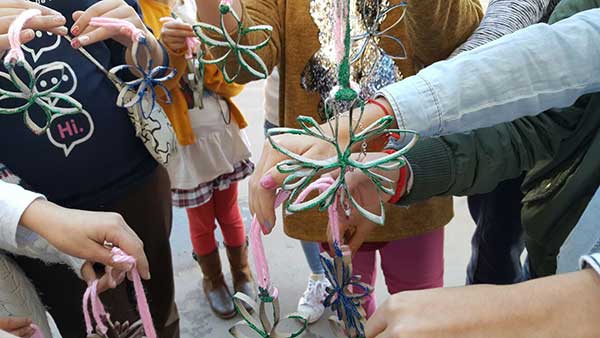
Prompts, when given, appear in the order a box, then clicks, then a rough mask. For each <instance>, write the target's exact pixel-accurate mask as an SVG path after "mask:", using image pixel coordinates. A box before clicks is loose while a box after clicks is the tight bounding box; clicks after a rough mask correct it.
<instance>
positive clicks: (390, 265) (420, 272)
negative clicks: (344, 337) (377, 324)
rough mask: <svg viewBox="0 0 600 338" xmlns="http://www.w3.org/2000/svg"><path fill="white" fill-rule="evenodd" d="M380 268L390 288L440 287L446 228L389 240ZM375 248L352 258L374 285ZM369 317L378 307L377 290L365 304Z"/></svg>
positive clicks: (356, 271)
mask: <svg viewBox="0 0 600 338" xmlns="http://www.w3.org/2000/svg"><path fill="white" fill-rule="evenodd" d="M378 251H379V254H380V256H381V270H382V271H383V275H384V276H385V284H386V285H387V288H388V292H389V293H390V294H395V293H398V292H402V291H409V290H421V289H431V288H438V287H442V286H443V285H444V228H440V229H437V230H434V231H432V232H429V233H426V234H422V235H419V236H415V237H411V238H406V239H401V240H397V241H393V242H389V243H388V244H387V245H386V246H384V247H383V248H381V249H379V250H378ZM375 258H376V251H359V252H358V253H356V255H355V256H354V258H353V260H352V266H353V272H354V274H355V275H360V276H361V277H362V278H361V280H362V281H363V282H365V283H367V284H369V285H373V286H374V285H375V282H376V278H377V266H376V259H375ZM364 307H365V310H366V312H367V318H369V317H370V316H371V315H373V313H375V310H376V309H377V303H376V301H375V293H374V292H373V294H371V295H370V296H369V297H368V298H367V300H366V302H365V304H364Z"/></svg>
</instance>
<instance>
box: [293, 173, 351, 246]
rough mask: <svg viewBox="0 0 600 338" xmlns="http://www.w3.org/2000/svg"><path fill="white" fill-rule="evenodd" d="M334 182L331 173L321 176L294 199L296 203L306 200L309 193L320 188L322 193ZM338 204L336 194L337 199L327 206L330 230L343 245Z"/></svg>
mask: <svg viewBox="0 0 600 338" xmlns="http://www.w3.org/2000/svg"><path fill="white" fill-rule="evenodd" d="M333 184H335V179H334V178H333V177H331V176H330V175H323V176H321V177H320V178H319V179H318V180H316V181H314V182H312V183H311V184H309V185H308V186H307V187H306V188H305V189H304V190H302V192H300V194H299V195H298V197H297V198H296V200H295V201H294V204H298V203H302V202H304V200H306V198H307V197H308V195H309V194H310V193H311V192H313V191H315V190H318V191H319V192H320V193H323V192H325V191H326V190H327V189H329V187H331V186H332V185H333ZM337 205H338V197H337V196H336V197H335V201H333V203H331V205H330V206H329V208H327V212H328V214H329V230H330V232H331V236H332V237H333V240H334V242H336V243H338V245H339V246H340V247H341V246H342V244H343V243H342V242H341V239H340V219H339V218H338V217H339V214H338V207H337Z"/></svg>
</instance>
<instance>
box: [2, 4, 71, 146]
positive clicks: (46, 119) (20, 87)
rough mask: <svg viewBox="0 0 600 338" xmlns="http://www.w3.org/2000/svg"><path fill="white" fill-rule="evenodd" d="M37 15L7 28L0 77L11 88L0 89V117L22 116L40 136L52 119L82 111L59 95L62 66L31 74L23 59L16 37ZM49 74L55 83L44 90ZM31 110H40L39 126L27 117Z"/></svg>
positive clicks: (52, 65) (57, 64) (30, 14)
mask: <svg viewBox="0 0 600 338" xmlns="http://www.w3.org/2000/svg"><path fill="white" fill-rule="evenodd" d="M38 15H41V12H40V11H39V10H37V9H30V10H27V11H24V12H23V13H22V14H21V15H19V17H17V19H15V21H14V22H13V23H12V24H11V25H10V27H9V30H8V37H9V42H10V47H11V49H10V50H9V51H8V52H7V54H6V56H5V58H4V67H5V68H6V70H7V72H8V74H7V73H3V72H0V77H1V78H3V79H6V80H8V81H9V82H10V83H11V84H12V85H13V87H14V88H13V89H5V88H1V87H0V103H2V104H1V106H2V108H0V115H14V114H23V121H24V122H25V125H26V126H27V127H28V128H29V129H30V130H31V131H32V132H33V133H34V134H36V135H41V134H43V133H45V132H46V131H47V130H48V128H49V127H50V124H51V122H52V120H53V119H54V118H56V117H58V116H62V115H69V114H79V113H81V112H82V111H83V108H82V105H81V103H79V102H78V101H77V100H75V99H73V98H71V97H70V96H69V95H66V94H63V93H60V92H58V90H59V88H60V87H61V85H62V79H63V78H64V75H65V64H63V63H60V62H53V63H49V64H46V65H43V66H41V67H38V68H36V69H35V70H34V69H33V68H32V67H31V65H30V64H29V62H27V60H26V59H25V55H24V54H23V50H22V46H21V41H20V38H19V36H20V33H21V30H22V29H23V26H24V25H25V23H27V21H29V20H30V19H31V18H33V17H35V16H38ZM48 74H58V75H57V76H55V78H56V79H57V81H56V83H54V84H52V85H51V86H49V87H48V88H43V86H42V85H41V83H42V82H43V80H42V79H43V78H44V77H45V76H46V75H48ZM33 106H37V107H39V108H41V110H42V112H43V119H41V122H40V119H37V121H36V120H34V119H33V118H32V116H31V115H30V109H31V108H32V107H33Z"/></svg>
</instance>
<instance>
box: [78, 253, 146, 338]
mask: <svg viewBox="0 0 600 338" xmlns="http://www.w3.org/2000/svg"><path fill="white" fill-rule="evenodd" d="M104 246H105V247H106V248H107V249H108V248H111V254H112V260H113V261H114V262H115V263H120V264H126V265H129V267H130V271H129V272H130V275H131V279H132V280H133V287H134V290H135V298H136V302H137V308H138V312H139V315H140V319H139V320H138V321H136V322H134V323H133V324H131V325H130V324H129V322H123V323H119V322H113V321H112V320H111V318H110V314H109V313H108V312H106V310H105V308H104V305H103V304H102V301H101V300H100V297H99V296H98V282H99V281H98V280H95V281H93V282H92V283H91V284H90V286H89V287H88V288H87V289H86V290H85V293H84V294H83V319H84V320H85V327H86V331H87V337H88V338H156V337H157V335H156V330H155V328H154V324H153V321H152V315H151V314H150V308H149V306H148V301H147V299H146V294H145V293H144V286H143V285H142V279H141V277H140V274H139V272H138V270H137V268H136V261H135V258H133V257H132V256H129V255H127V254H126V253H125V252H123V251H122V250H121V249H119V248H117V247H113V245H112V244H111V243H108V242H105V243H104ZM90 308H91V315H90ZM94 322H95V325H94Z"/></svg>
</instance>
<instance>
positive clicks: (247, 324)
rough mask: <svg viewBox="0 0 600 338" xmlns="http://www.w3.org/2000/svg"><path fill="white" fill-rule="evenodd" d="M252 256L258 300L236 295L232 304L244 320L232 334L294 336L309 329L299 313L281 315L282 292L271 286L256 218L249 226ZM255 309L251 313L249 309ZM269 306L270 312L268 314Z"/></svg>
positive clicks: (247, 337)
mask: <svg viewBox="0 0 600 338" xmlns="http://www.w3.org/2000/svg"><path fill="white" fill-rule="evenodd" d="M250 243H251V247H252V257H253V260H254V266H255V270H256V277H257V282H258V303H256V302H255V301H254V300H253V299H251V298H250V297H248V296H247V295H246V294H243V293H239V292H238V293H236V294H235V295H234V296H233V303H234V305H235V309H236V311H237V312H238V314H239V315H240V316H241V317H242V319H243V320H241V321H239V322H237V323H236V324H235V325H234V326H233V327H232V328H231V329H229V333H230V334H231V335H232V336H233V337H236V338H259V337H260V338H295V337H298V336H300V335H301V334H302V333H304V331H305V330H306V328H307V326H308V321H307V320H306V318H304V317H302V316H301V315H299V314H295V313H294V314H289V315H286V316H285V317H283V318H282V317H281V315H280V312H281V309H280V307H279V292H278V291H277V289H276V288H274V287H273V286H272V285H271V279H270V276H269V266H268V265H267V260H266V256H265V252H264V248H263V244H262V233H261V226H260V224H259V223H258V221H257V220H256V218H254V219H253V220H252V226H251V229H250ZM246 305H248V306H249V307H250V308H251V309H252V313H250V312H249V311H248V310H247V309H246V308H247V307H246ZM269 308H270V312H271V313H270V315H269V314H268V311H269Z"/></svg>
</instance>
